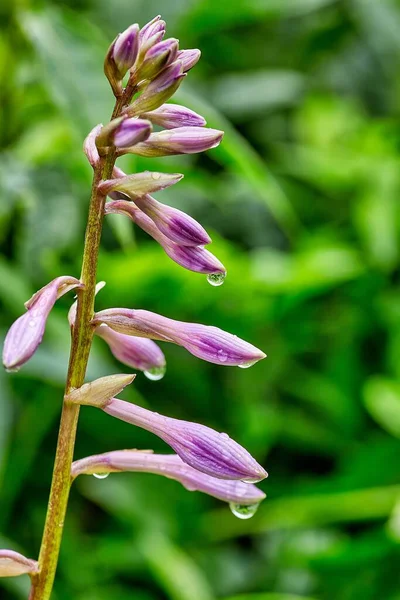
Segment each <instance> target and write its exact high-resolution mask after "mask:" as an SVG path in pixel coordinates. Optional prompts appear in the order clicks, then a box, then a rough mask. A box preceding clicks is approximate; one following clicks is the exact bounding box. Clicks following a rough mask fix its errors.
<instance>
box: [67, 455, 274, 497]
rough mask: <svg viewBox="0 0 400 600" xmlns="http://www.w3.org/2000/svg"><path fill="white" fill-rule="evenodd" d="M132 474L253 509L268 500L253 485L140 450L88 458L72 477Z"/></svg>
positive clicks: (78, 463)
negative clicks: (153, 476)
mask: <svg viewBox="0 0 400 600" xmlns="http://www.w3.org/2000/svg"><path fill="white" fill-rule="evenodd" d="M126 471H132V472H134V473H154V474H156V475H163V476H164V477H168V478H169V479H175V480H176V481H179V482H180V483H181V484H182V485H183V486H184V487H185V488H186V489H187V490H189V491H191V492H194V491H199V492H204V493H205V494H209V495H210V496H214V498H218V499H219V500H222V501H223V502H232V503H234V504H239V505H244V506H249V505H254V504H258V503H259V502H261V501H262V500H264V498H265V494H264V492H262V491H261V490H259V489H258V488H257V487H256V486H255V485H253V484H252V483H244V482H242V481H240V480H237V479H236V480H232V479H220V478H217V477H212V476H211V475H207V474H206V473H202V472H201V471H198V470H197V469H194V468H193V467H191V466H190V465H188V464H187V463H185V462H184V461H183V460H182V459H181V458H180V457H179V456H178V455H176V454H153V453H152V452H144V451H140V450H116V451H114V452H106V453H104V454H97V455H94V456H88V457H87V458H82V459H81V460H77V461H75V462H74V463H73V465H72V477H73V478H75V477H77V476H78V475H94V474H99V473H104V474H106V473H114V472H126Z"/></svg>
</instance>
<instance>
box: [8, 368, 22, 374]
mask: <svg viewBox="0 0 400 600" xmlns="http://www.w3.org/2000/svg"><path fill="white" fill-rule="evenodd" d="M18 371H19V367H11V368H9V369H6V373H17V372H18Z"/></svg>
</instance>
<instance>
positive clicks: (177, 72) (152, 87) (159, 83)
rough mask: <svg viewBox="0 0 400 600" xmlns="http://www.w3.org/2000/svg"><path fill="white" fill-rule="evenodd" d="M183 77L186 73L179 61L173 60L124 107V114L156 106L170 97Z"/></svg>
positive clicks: (147, 109) (136, 113) (138, 113)
mask: <svg viewBox="0 0 400 600" xmlns="http://www.w3.org/2000/svg"><path fill="white" fill-rule="evenodd" d="M184 77H186V75H185V73H183V71H182V65H181V63H180V62H179V61H175V62H173V63H172V64H170V65H169V66H168V67H167V68H166V69H164V70H163V71H161V73H160V74H159V75H157V77H155V78H154V79H153V80H152V81H151V82H150V83H149V84H148V85H147V86H146V88H145V89H144V91H143V92H142V94H141V95H140V96H139V97H138V98H137V99H136V100H134V101H133V102H132V104H131V105H130V106H128V107H127V108H126V109H125V114H127V115H129V116H137V115H140V114H141V113H144V112H148V111H150V110H154V109H156V108H158V107H159V106H161V104H164V102H166V101H167V100H169V98H171V96H172V95H173V94H174V93H175V92H176V90H177V89H178V87H179V86H180V84H181V82H182V80H183V78H184Z"/></svg>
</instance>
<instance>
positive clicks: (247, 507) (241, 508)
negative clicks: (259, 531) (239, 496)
mask: <svg viewBox="0 0 400 600" xmlns="http://www.w3.org/2000/svg"><path fill="white" fill-rule="evenodd" d="M259 506H260V503H257V504H235V503H234V502H230V503H229V508H230V509H231V511H232V514H233V515H235V517H237V518H238V519H251V517H252V516H253V515H254V514H255V513H256V512H257V509H258V507H259Z"/></svg>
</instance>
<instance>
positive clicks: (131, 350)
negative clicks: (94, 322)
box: [96, 325, 165, 372]
mask: <svg viewBox="0 0 400 600" xmlns="http://www.w3.org/2000/svg"><path fill="white" fill-rule="evenodd" d="M96 335H98V336H99V337H101V338H102V339H103V340H104V341H105V342H107V344H108V345H109V347H110V350H111V352H112V353H113V355H114V356H115V358H116V359H118V360H119V361H120V362H122V363H123V364H124V365H127V366H128V367H131V368H132V369H138V370H140V371H148V372H149V371H150V372H151V371H152V370H154V369H162V368H164V367H165V356H164V354H163V352H162V351H161V349H160V348H159V347H158V346H157V344H156V343H155V342H153V341H152V340H149V339H147V338H135V337H132V336H131V335H124V334H123V333H118V332H117V331H114V330H112V329H110V328H109V327H107V326H105V325H104V326H101V327H97V329H96Z"/></svg>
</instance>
